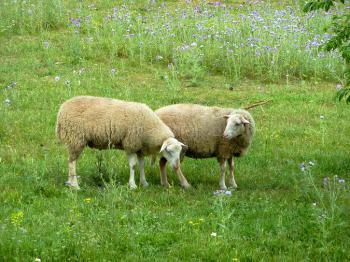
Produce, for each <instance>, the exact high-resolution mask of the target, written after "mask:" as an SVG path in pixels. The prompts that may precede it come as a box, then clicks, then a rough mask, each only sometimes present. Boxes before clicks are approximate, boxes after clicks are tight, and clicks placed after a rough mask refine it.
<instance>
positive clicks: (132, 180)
mask: <svg viewBox="0 0 350 262" xmlns="http://www.w3.org/2000/svg"><path fill="white" fill-rule="evenodd" d="M128 159H129V168H130V177H129V186H130V188H131V189H136V188H137V186H136V183H135V166H136V164H137V155H136V154H128Z"/></svg>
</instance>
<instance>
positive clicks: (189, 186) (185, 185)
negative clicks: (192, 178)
mask: <svg viewBox="0 0 350 262" xmlns="http://www.w3.org/2000/svg"><path fill="white" fill-rule="evenodd" d="M182 187H183V188H184V189H190V188H191V185H190V184H188V183H187V184H183V185H182Z"/></svg>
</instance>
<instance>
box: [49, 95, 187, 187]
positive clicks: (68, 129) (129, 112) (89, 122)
mask: <svg viewBox="0 0 350 262" xmlns="http://www.w3.org/2000/svg"><path fill="white" fill-rule="evenodd" d="M56 133H57V136H58V138H59V140H60V141H61V142H63V143H64V144H65V145H66V146H67V148H68V152H69V159H68V161H69V163H68V167H69V176H68V181H67V182H66V184H67V185H69V186H72V187H75V188H79V185H78V180H77V176H76V161H77V159H78V157H79V155H80V154H81V152H82V151H83V149H84V147H85V146H89V147H91V148H97V149H100V150H101V149H113V148H115V149H122V150H125V151H126V153H127V155H128V160H129V167H130V177H129V185H130V187H131V188H136V187H137V186H136V183H135V166H136V162H137V161H138V162H139V166H140V180H141V183H142V185H143V186H147V185H148V183H147V181H146V178H145V172H144V156H146V155H149V154H156V153H158V152H160V153H161V154H162V156H163V157H164V158H165V159H167V160H168V161H169V162H170V163H171V166H172V167H173V169H174V171H175V172H176V174H177V175H178V177H179V179H180V182H181V184H182V186H184V187H189V184H188V182H187V181H186V178H185V177H184V176H183V175H182V173H181V169H180V153H181V149H182V146H184V144H182V143H181V142H179V141H178V140H177V139H175V138H174V134H173V133H172V131H171V130H170V129H169V128H168V127H167V126H166V125H165V124H164V123H163V122H162V121H161V120H160V119H159V117H158V116H157V115H156V114H155V113H154V112H153V111H152V110H151V109H150V108H149V107H148V106H146V105H145V104H140V103H134V102H125V101H120V100H115V99H109V98H101V97H92V96H78V97H74V98H72V99H70V100H68V101H66V102H64V103H63V104H62V105H61V108H60V110H59V112H58V116H57V125H56Z"/></svg>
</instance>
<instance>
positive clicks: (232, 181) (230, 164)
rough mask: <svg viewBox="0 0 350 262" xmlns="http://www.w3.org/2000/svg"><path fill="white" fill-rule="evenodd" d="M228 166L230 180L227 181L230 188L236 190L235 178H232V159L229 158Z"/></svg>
mask: <svg viewBox="0 0 350 262" xmlns="http://www.w3.org/2000/svg"><path fill="white" fill-rule="evenodd" d="M228 165H229V168H230V180H229V183H230V186H232V187H233V188H237V184H236V181H235V176H234V170H233V168H234V165H235V164H234V161H233V157H231V158H230V159H229V160H228Z"/></svg>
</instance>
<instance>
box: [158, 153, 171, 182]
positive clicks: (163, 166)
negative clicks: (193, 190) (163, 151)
mask: <svg viewBox="0 0 350 262" xmlns="http://www.w3.org/2000/svg"><path fill="white" fill-rule="evenodd" d="M166 162H167V160H166V159H165V158H164V157H161V158H160V160H159V167H160V184H161V185H162V186H165V187H170V184H169V182H168V178H167V174H166Z"/></svg>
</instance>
